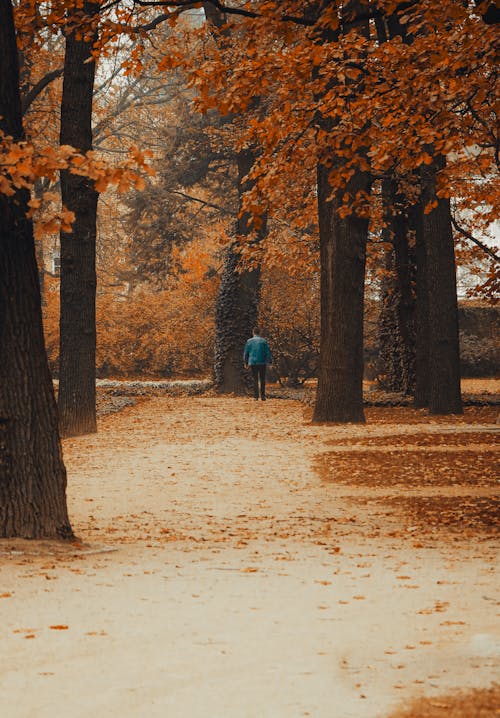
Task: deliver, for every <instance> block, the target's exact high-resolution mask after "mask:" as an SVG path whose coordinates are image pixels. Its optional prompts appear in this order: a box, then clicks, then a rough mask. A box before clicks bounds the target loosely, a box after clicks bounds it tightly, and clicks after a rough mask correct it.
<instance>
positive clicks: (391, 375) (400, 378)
mask: <svg viewBox="0 0 500 718" xmlns="http://www.w3.org/2000/svg"><path fill="white" fill-rule="evenodd" d="M383 192H384V201H385V202H386V205H387V207H388V211H387V217H386V221H387V228H386V230H385V234H386V237H385V241H386V242H387V243H389V244H392V247H391V248H390V249H388V250H387V254H386V269H387V270H388V271H389V272H390V274H389V276H388V277H387V279H386V280H385V282H384V289H383V293H382V306H381V311H380V360H381V365H382V375H383V377H384V378H383V379H382V380H381V382H380V383H381V384H382V386H383V387H384V388H385V389H387V390H388V391H397V392H402V393H404V394H413V392H414V389H415V299H414V288H413V285H414V280H415V255H414V251H413V250H412V247H411V246H410V237H409V231H410V225H409V221H408V215H407V212H406V210H405V208H404V198H403V197H401V196H398V195H397V192H396V188H395V186H394V183H393V182H392V181H390V180H387V181H386V182H384V185H383Z"/></svg>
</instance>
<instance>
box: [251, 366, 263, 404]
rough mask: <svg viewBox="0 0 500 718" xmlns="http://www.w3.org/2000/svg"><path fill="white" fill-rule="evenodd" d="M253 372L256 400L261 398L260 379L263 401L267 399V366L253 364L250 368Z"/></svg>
mask: <svg viewBox="0 0 500 718" xmlns="http://www.w3.org/2000/svg"><path fill="white" fill-rule="evenodd" d="M250 369H251V370H252V377H253V395H254V397H255V398H256V399H258V398H259V378H260V395H261V397H262V398H263V399H265V398H266V365H265V364H252V366H251V367H250Z"/></svg>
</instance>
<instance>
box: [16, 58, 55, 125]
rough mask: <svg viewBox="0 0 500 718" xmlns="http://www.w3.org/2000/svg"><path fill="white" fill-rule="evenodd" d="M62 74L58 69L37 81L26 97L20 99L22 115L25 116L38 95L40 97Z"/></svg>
mask: <svg viewBox="0 0 500 718" xmlns="http://www.w3.org/2000/svg"><path fill="white" fill-rule="evenodd" d="M62 74H63V68H62V67H59V68H58V69H57V70H53V71H52V72H48V73H47V74H46V75H44V77H42V79H41V80H38V82H37V83H36V85H33V87H32V88H31V90H30V91H29V92H28V93H27V94H26V95H24V97H22V98H21V108H22V112H23V115H24V114H26V112H27V111H28V109H29V107H30V105H31V103H32V102H33V101H34V100H36V98H37V97H38V95H40V94H41V93H42V92H43V91H44V90H45V88H46V87H47V85H50V83H51V82H53V81H54V80H57V78H58V77H61V75H62Z"/></svg>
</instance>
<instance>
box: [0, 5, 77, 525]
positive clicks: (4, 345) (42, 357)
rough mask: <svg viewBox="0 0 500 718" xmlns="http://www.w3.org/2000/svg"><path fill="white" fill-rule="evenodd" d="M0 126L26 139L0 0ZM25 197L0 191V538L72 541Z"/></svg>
mask: <svg viewBox="0 0 500 718" xmlns="http://www.w3.org/2000/svg"><path fill="white" fill-rule="evenodd" d="M0 129H1V130H2V131H3V132H4V133H5V134H7V135H10V136H12V137H13V138H14V139H15V140H21V139H23V130H22V120H21V99H20V93H19V66H18V53H17V47H16V37H15V28H14V20H13V16H12V5H11V3H10V1H9V0H0ZM28 200H29V193H28V192H27V191H26V190H20V191H18V192H16V194H15V195H14V196H12V197H8V196H6V195H2V194H0V537H2V538H7V537H14V536H17V537H22V538H72V537H73V532H72V529H71V526H70V522H69V518H68V512H67V507H66V469H65V467H64V463H63V458H62V451H61V443H60V439H59V433H58V421H57V408H56V403H55V398H54V391H53V386H52V378H51V376H50V372H49V367H48V362H47V355H46V352H45V345H44V339H43V330H42V314H41V302H40V287H39V281H38V271H37V266H36V258H35V243H34V239H33V227H32V224H31V221H30V220H29V219H27V212H28V205H27V202H28Z"/></svg>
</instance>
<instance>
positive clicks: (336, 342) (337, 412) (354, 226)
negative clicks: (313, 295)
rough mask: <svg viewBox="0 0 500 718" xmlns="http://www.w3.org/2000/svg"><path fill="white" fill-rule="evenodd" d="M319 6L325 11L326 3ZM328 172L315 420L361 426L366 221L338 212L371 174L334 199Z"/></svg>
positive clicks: (356, 1)
mask: <svg viewBox="0 0 500 718" xmlns="http://www.w3.org/2000/svg"><path fill="white" fill-rule="evenodd" d="M320 5H321V9H322V10H325V9H328V6H329V3H328V2H322V3H320ZM366 7H367V6H366V3H365V2H361V1H360V0H351V2H348V3H346V4H345V6H344V13H345V16H346V17H349V18H351V17H356V16H361V15H362V14H363V13H364V12H365V11H366ZM360 28H361V30H362V32H364V33H365V35H367V36H368V34H369V25H368V22H367V21H363V22H362V23H361V24H360ZM336 38H337V30H335V31H332V30H329V29H326V30H322V32H321V35H320V40H319V41H327V42H331V41H334V40H335V39H336ZM354 91H356V90H354ZM318 122H319V123H320V124H321V125H322V126H323V129H324V130H326V131H332V130H333V131H334V128H332V127H331V120H329V119H328V118H327V119H326V120H325V119H324V118H322V117H318ZM332 159H333V160H334V161H335V158H332ZM331 171H332V166H331V165H330V163H328V162H327V163H326V164H322V163H321V162H320V163H319V164H318V220H319V237H320V263H321V292H320V298H321V299H320V301H321V338H320V357H319V372H318V389H317V392H316V403H315V407H314V414H313V420H314V421H320V422H321V421H329V422H342V423H344V422H345V423H346V422H356V423H362V422H364V420H365V415H364V411H363V307H364V289H365V264H366V241H367V237H368V219H366V218H364V217H360V216H358V215H357V214H356V213H353V214H351V215H348V216H347V217H341V216H340V215H339V208H340V207H341V206H342V197H343V195H344V193H345V192H347V193H349V194H350V195H351V196H352V197H355V196H356V195H357V193H358V192H366V193H368V192H370V188H371V176H370V174H369V173H367V172H361V171H360V170H355V172H354V175H353V176H352V177H351V179H350V180H349V181H348V182H347V184H346V186H345V187H344V188H343V189H342V190H340V191H336V192H335V193H334V195H333V197H332V188H331V185H330V181H329V175H330V172H331Z"/></svg>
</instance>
